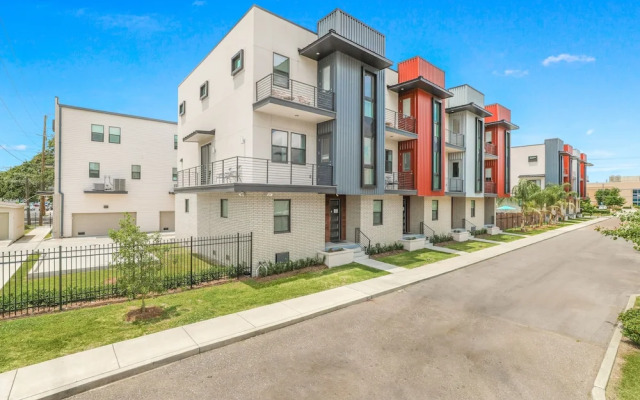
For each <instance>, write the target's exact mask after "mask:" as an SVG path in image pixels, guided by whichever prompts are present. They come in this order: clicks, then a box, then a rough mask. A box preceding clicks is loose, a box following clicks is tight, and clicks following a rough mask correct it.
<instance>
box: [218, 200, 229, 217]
mask: <svg viewBox="0 0 640 400" xmlns="http://www.w3.org/2000/svg"><path fill="white" fill-rule="evenodd" d="M220 217H222V218H229V200H228V199H220Z"/></svg>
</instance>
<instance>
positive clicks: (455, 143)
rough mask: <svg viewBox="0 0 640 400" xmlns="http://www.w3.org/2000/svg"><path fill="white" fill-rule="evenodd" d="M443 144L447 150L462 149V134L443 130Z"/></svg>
mask: <svg viewBox="0 0 640 400" xmlns="http://www.w3.org/2000/svg"><path fill="white" fill-rule="evenodd" d="M444 144H445V146H446V147H447V148H448V149H449V150H452V151H454V152H455V151H464V135H463V134H462V133H456V132H453V131H451V130H449V129H447V130H446V131H445V137H444Z"/></svg>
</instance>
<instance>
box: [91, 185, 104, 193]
mask: <svg viewBox="0 0 640 400" xmlns="http://www.w3.org/2000/svg"><path fill="white" fill-rule="evenodd" d="M93 190H94V191H96V192H102V191H103V190H104V183H94V184H93Z"/></svg>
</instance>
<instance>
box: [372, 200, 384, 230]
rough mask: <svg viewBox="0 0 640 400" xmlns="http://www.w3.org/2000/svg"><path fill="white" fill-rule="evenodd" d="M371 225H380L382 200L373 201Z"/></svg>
mask: <svg viewBox="0 0 640 400" xmlns="http://www.w3.org/2000/svg"><path fill="white" fill-rule="evenodd" d="M373 225H382V200H374V201H373Z"/></svg>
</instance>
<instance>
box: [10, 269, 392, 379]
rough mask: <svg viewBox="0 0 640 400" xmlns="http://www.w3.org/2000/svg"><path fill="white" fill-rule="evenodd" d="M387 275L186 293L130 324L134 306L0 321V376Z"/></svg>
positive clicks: (312, 277) (316, 277) (341, 272)
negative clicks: (127, 316) (149, 317)
mask: <svg viewBox="0 0 640 400" xmlns="http://www.w3.org/2000/svg"><path fill="white" fill-rule="evenodd" d="M386 274H387V273H386V272H384V271H379V270H376V269H373V268H368V267H365V266H363V265H360V264H356V263H352V264H348V265H345V266H342V267H338V268H332V269H323V270H317V271H312V272H306V273H301V274H298V275H294V276H289V277H284V278H280V279H274V280H271V281H257V280H254V279H247V280H244V281H236V282H231V283H226V284H223V285H218V286H211V287H207V288H202V289H195V290H187V291H184V292H181V293H175V294H169V295H165V296H159V297H156V298H154V299H151V300H148V301H147V305H148V306H161V307H163V308H164V309H165V313H164V315H163V316H162V317H159V318H156V319H153V320H148V321H138V322H133V323H131V322H126V321H125V319H124V316H125V314H126V313H127V311H128V310H129V308H130V307H138V306H139V305H140V302H139V301H132V302H125V303H119V304H110V305H105V306H101V307H94V308H84V309H78V310H71V311H65V312H60V313H53V314H45V315H37V316H33V317H27V318H21V319H15V320H7V321H0V343H2V349H3V350H2V351H1V352H0V372H3V371H8V370H11V369H15V368H18V367H22V366H26V365H30V364H34V363H38V362H42V361H46V360H50V359H52V358H56V357H60V356H64V355H67V354H72V353H76V352H79V351H83V350H88V349H92V348H95V347H99V346H104V345H107V344H110V343H115V342H119V341H122V340H126V339H131V338H135V337H138V336H142V335H146V334H149V333H154V332H158V331H162V330H165V329H169V328H174V327H177V326H181V325H186V324H190V323H193V322H198V321H202V320H206V319H210V318H214V317H219V316H222V315H226V314H231V313H235V312H239V311H243V310H247V309H250V308H255V307H259V306H262V305H266V304H271V303H276V302H279V301H283V300H287V299H291V298H294V297H299V296H304V295H307V294H311V293H316V292H321V291H323V290H328V289H332V288H335V287H339V286H344V285H348V284H350V283H354V282H359V281H364V280H367V279H371V278H375V277H378V276H382V275H386Z"/></svg>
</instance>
